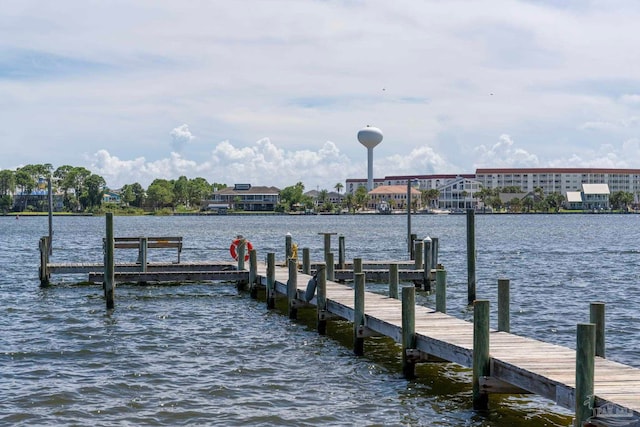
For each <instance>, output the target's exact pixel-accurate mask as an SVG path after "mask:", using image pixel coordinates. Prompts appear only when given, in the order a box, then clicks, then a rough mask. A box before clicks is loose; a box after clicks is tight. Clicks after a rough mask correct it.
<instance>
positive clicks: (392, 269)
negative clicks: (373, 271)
mask: <svg viewBox="0 0 640 427" xmlns="http://www.w3.org/2000/svg"><path fill="white" fill-rule="evenodd" d="M399 282H400V274H399V272H398V264H397V263H395V262H393V263H391V264H389V298H395V299H398V284H399Z"/></svg>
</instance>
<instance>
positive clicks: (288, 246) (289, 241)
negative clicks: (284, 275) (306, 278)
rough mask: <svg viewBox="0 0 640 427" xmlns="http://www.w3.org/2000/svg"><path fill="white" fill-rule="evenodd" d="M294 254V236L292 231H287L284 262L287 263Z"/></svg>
mask: <svg viewBox="0 0 640 427" xmlns="http://www.w3.org/2000/svg"><path fill="white" fill-rule="evenodd" d="M291 255H293V238H292V237H291V233H287V234H286V235H285V236H284V263H285V265H286V264H287V262H288V260H289V258H291Z"/></svg>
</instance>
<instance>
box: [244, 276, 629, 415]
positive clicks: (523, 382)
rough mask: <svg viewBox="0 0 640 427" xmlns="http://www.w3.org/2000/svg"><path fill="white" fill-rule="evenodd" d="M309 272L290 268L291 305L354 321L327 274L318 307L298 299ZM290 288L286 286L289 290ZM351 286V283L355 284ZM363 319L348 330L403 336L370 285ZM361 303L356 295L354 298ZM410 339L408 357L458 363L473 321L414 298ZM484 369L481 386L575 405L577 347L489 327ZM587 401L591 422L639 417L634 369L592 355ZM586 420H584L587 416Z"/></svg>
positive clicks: (346, 294) (399, 320) (466, 353)
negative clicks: (292, 275) (589, 399)
mask: <svg viewBox="0 0 640 427" xmlns="http://www.w3.org/2000/svg"><path fill="white" fill-rule="evenodd" d="M289 275H290V272H289V270H288V269H285V268H282V267H275V273H274V280H275V282H274V285H273V286H274V288H275V292H276V293H279V294H284V295H292V291H291V290H289V289H288V288H287V282H288V281H289ZM311 278H312V276H309V275H305V274H296V286H295V301H291V300H290V305H293V306H296V307H304V306H306V305H311V306H315V307H316V309H317V310H318V313H319V314H318V321H319V323H320V322H322V321H323V319H327V318H331V317H332V316H338V317H340V318H342V319H346V320H348V321H351V322H356V323H357V319H356V317H357V316H358V314H357V309H356V306H357V304H358V302H357V298H356V297H355V295H354V289H353V288H352V287H350V286H347V285H345V284H341V283H337V282H333V281H326V290H325V291H324V292H326V306H325V310H320V309H319V308H318V307H317V304H318V296H317V295H316V296H314V297H313V299H311V300H310V301H308V302H307V301H305V292H306V289H307V285H308V282H309V280H310V279H311ZM268 282H269V278H268V273H267V268H265V266H264V265H259V266H258V273H257V278H256V283H258V284H260V285H263V286H268ZM288 292H289V294H288ZM356 293H357V291H356ZM364 300H365V301H366V303H364V305H365V310H364V322H363V324H361V325H357V324H356V323H354V330H355V332H354V334H355V335H354V336H355V337H362V338H364V337H366V336H370V335H374V334H381V335H385V336H387V337H390V338H392V339H393V340H395V341H396V342H398V343H401V342H402V341H403V306H402V302H401V301H400V300H398V299H394V298H390V297H388V296H385V295H380V294H376V293H371V292H365V293H364ZM361 304H362V302H361ZM414 308H415V313H414V316H415V326H414V327H415V331H414V334H415V335H414V337H415V341H414V345H413V346H412V348H407V349H406V352H407V356H408V357H409V358H410V360H413V361H416V362H417V361H427V360H429V359H430V358H431V359H433V358H434V357H435V358H436V359H442V360H445V361H450V362H454V363H457V364H459V365H462V366H466V367H472V366H473V365H474V324H473V323H472V322H467V321H464V320H462V319H458V318H456V317H453V316H450V315H447V314H444V313H440V312H437V311H435V310H433V309H430V308H427V307H423V306H415V307H414ZM488 335H489V352H490V356H489V360H488V372H486V373H484V374H483V375H481V376H480V377H479V378H478V382H479V387H480V393H481V394H484V395H485V396H488V394H491V393H500V394H502V393H514V394H520V393H535V394H538V395H540V396H543V397H545V398H548V399H550V400H552V401H554V402H556V403H557V404H558V405H560V406H562V407H565V408H568V409H570V410H576V402H575V400H576V350H572V349H570V348H566V347H562V346H558V345H554V344H550V343H546V342H542V341H538V340H535V339H531V338H526V337H521V336H518V335H515V334H512V333H507V332H499V331H496V330H490V331H489V334H488ZM594 361H595V366H594V369H595V372H594V381H593V387H594V391H593V401H592V402H587V408H586V409H587V410H588V411H590V413H591V414H593V415H591V416H590V417H589V418H588V421H590V422H594V423H596V422H602V420H604V424H591V425H608V423H607V422H606V421H607V420H608V421H609V422H611V421H616V422H622V423H624V422H627V424H617V425H637V424H633V423H640V369H638V368H633V367H630V366H627V365H623V364H620V363H617V362H614V361H610V360H607V359H605V358H602V357H595V359H594ZM598 415H599V416H598ZM587 425H589V424H587Z"/></svg>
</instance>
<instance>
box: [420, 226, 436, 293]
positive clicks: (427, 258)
mask: <svg viewBox="0 0 640 427" xmlns="http://www.w3.org/2000/svg"><path fill="white" fill-rule="evenodd" d="M431 243H432V240H431V238H430V237H429V236H427V237H425V238H424V240H423V241H422V244H423V246H424V249H423V250H424V266H423V267H424V275H423V277H424V278H423V279H422V281H423V283H422V288H423V289H424V290H425V291H427V292H431V269H432V268H435V265H433V264H432V263H431V262H432V261H433V259H432V256H431V251H432V250H433V248H432V246H431Z"/></svg>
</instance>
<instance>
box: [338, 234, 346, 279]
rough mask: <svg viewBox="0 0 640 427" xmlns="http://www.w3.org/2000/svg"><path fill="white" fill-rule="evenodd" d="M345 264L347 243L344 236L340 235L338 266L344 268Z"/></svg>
mask: <svg viewBox="0 0 640 427" xmlns="http://www.w3.org/2000/svg"><path fill="white" fill-rule="evenodd" d="M344 265H345V243H344V236H343V235H342V234H341V235H340V236H338V268H339V269H341V270H343V269H344Z"/></svg>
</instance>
